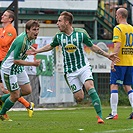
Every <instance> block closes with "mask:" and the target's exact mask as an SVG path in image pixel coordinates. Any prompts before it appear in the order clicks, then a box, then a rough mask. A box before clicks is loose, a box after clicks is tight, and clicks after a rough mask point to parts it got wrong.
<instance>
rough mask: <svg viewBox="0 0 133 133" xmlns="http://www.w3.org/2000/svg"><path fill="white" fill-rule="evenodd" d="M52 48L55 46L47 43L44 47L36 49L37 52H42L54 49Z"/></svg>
mask: <svg viewBox="0 0 133 133" xmlns="http://www.w3.org/2000/svg"><path fill="white" fill-rule="evenodd" d="M52 49H53V47H51V45H50V44H47V45H45V46H44V47H42V48H39V49H36V52H37V53H42V52H47V51H50V50H52Z"/></svg>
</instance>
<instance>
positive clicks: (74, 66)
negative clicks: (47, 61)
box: [50, 28, 93, 73]
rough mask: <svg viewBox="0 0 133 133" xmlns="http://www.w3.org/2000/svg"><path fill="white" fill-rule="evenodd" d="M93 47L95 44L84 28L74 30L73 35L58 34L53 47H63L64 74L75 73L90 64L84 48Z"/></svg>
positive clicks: (52, 44)
mask: <svg viewBox="0 0 133 133" xmlns="http://www.w3.org/2000/svg"><path fill="white" fill-rule="evenodd" d="M84 44H85V45H87V46H88V47H92V46H93V43H92V40H91V38H90V37H89V35H88V33H87V32H86V30H84V29H82V28H74V30H73V32H72V34H71V35H66V34H65V33H64V32H58V33H57V34H56V35H55V37H54V39H53V42H52V43H51V44H50V45H51V46H52V47H56V46H59V45H61V47H62V52H63V57H64V73H71V72H74V71H76V70H78V69H80V68H82V67H83V66H85V65H86V64H89V61H88V59H87V57H86V56H85V52H84V46H83V45H84Z"/></svg>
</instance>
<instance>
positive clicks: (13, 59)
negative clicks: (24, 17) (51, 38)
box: [0, 20, 40, 120]
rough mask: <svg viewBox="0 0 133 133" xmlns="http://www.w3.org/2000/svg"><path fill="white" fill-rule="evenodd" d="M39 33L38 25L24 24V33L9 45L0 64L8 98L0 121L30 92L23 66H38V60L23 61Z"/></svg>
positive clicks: (33, 21) (32, 21)
mask: <svg viewBox="0 0 133 133" xmlns="http://www.w3.org/2000/svg"><path fill="white" fill-rule="evenodd" d="M38 33H39V23H38V21H35V20H29V21H28V22H27V23H26V28H25V32H23V33H21V34H20V35H19V36H18V37H17V38H16V39H15V40H14V41H13V43H12V44H11V47H10V49H9V51H8V53H7V55H6V57H5V58H4V60H3V62H2V64H1V77H2V82H3V84H4V88H6V89H8V91H9V92H10V96H8V97H6V95H8V94H5V95H3V97H2V98H5V102H4V104H3V106H2V109H1V111H0V119H1V120H5V117H4V114H6V112H7V111H8V110H9V109H10V108H11V107H12V106H13V105H14V103H15V102H16V101H17V100H18V99H19V98H20V97H21V96H25V95H28V94H30V93H31V92H32V89H31V85H30V81H29V77H28V75H27V73H26V71H25V70H24V66H39V64H40V60H35V61H34V62H28V61H25V59H26V57H27V53H26V51H27V50H28V49H29V48H30V46H31V45H32V44H34V43H35V39H36V38H37V35H38Z"/></svg>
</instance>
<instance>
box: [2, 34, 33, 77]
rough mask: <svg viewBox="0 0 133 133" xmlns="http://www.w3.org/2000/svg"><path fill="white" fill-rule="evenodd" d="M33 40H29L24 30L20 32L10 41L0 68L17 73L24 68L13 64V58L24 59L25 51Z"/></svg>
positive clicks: (10, 72) (9, 72) (8, 72)
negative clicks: (10, 43)
mask: <svg viewBox="0 0 133 133" xmlns="http://www.w3.org/2000/svg"><path fill="white" fill-rule="evenodd" d="M34 43H35V40H29V39H28V36H27V34H26V33H25V32H23V33H21V34H20V35H19V36H18V37H17V38H16V39H15V40H14V41H13V43H12V45H11V47H10V49H9V51H8V53H7V55H6V57H5V59H4V61H3V62H2V66H1V69H2V70H3V71H4V72H5V73H7V74H11V75H13V74H17V73H21V72H22V71H23V70H24V66H21V65H16V64H14V60H25V59H26V57H27V55H26V51H27V50H28V49H29V48H30V46H31V45H32V44H34Z"/></svg>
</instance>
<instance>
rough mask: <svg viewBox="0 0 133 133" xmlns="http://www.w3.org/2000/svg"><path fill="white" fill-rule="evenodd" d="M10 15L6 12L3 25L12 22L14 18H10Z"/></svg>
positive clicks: (2, 19)
mask: <svg viewBox="0 0 133 133" xmlns="http://www.w3.org/2000/svg"><path fill="white" fill-rule="evenodd" d="M9 15H10V14H9V13H8V12H7V11H5V12H4V13H3V15H2V16H1V22H2V23H8V22H11V21H12V18H10V17H9Z"/></svg>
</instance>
